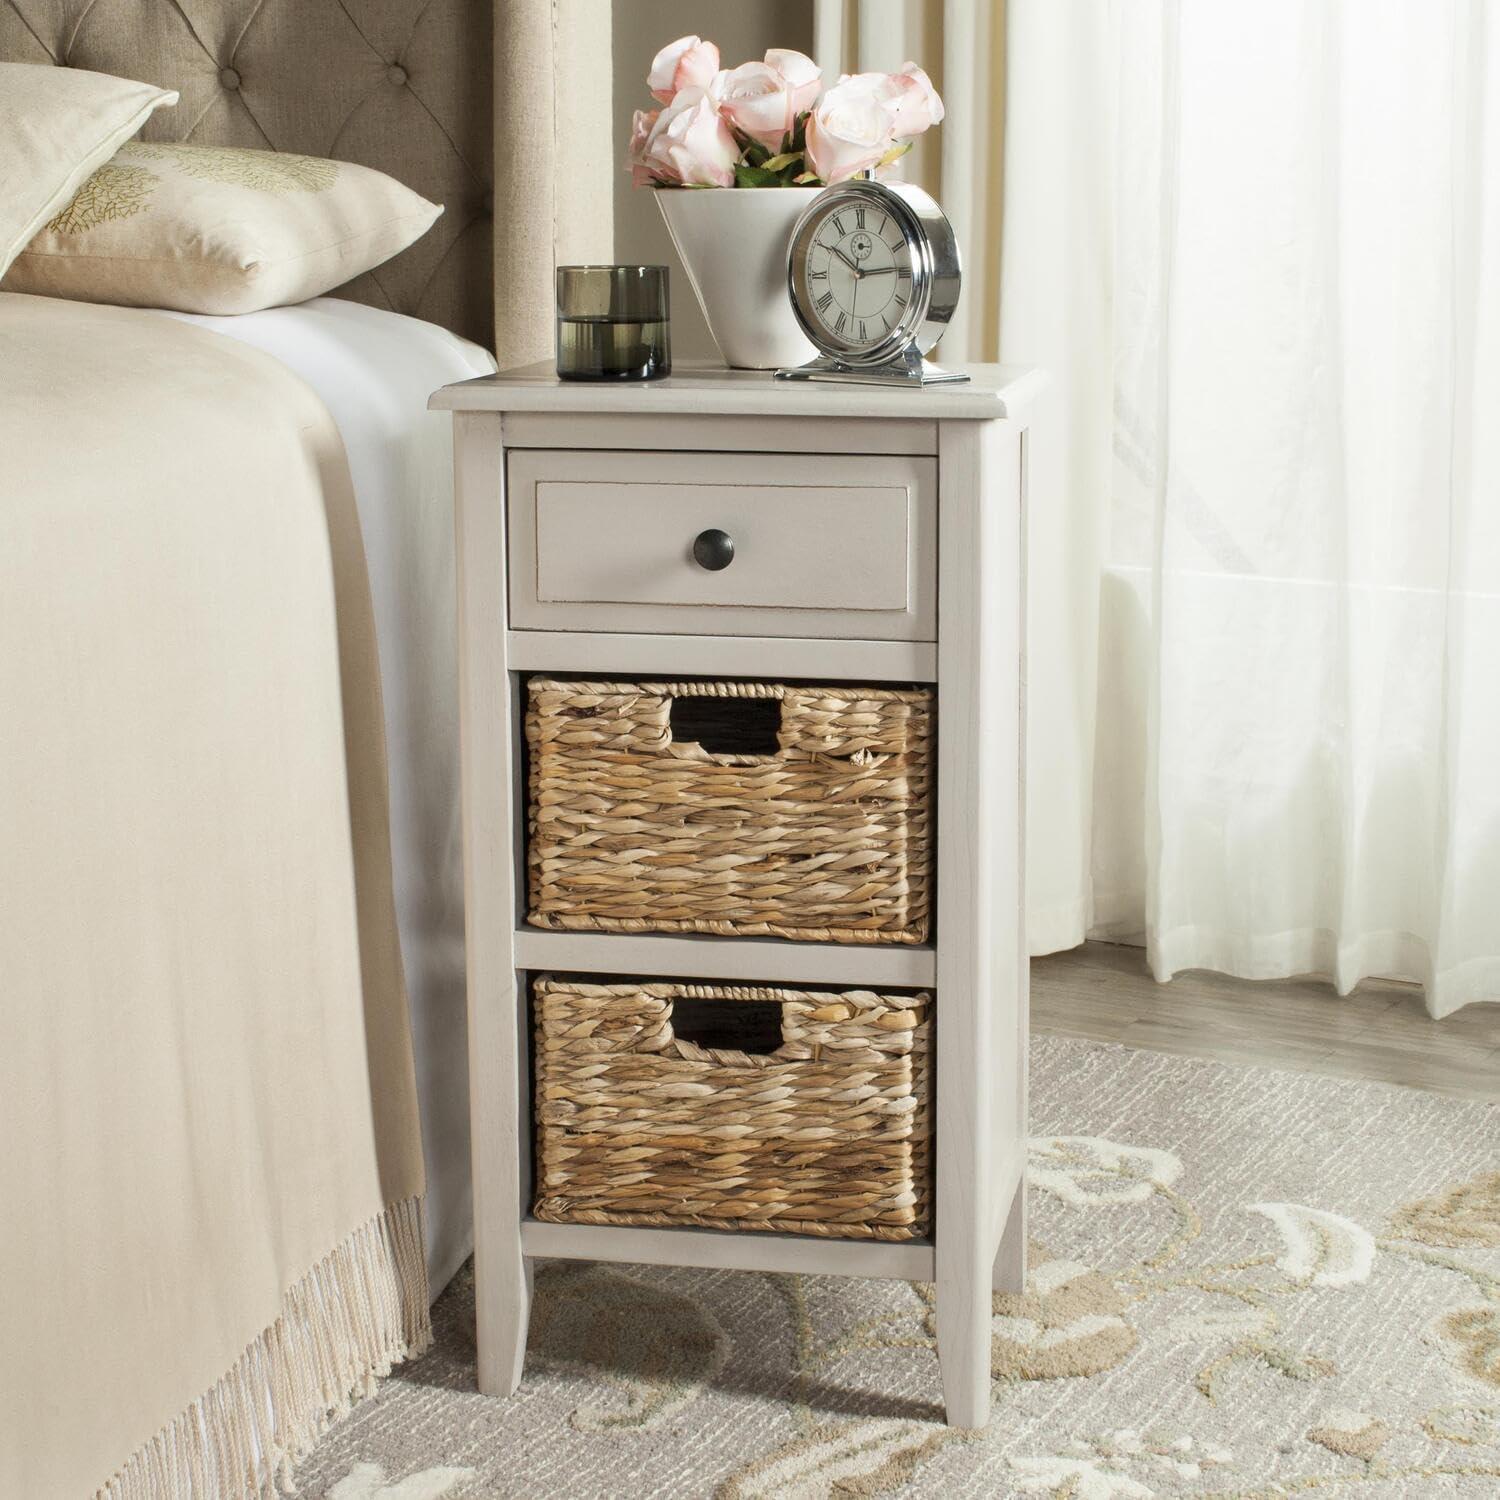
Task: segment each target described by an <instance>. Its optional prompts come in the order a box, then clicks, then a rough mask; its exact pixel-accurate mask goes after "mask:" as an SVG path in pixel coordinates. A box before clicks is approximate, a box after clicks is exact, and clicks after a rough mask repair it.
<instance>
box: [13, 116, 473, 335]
mask: <svg viewBox="0 0 1500 1500" xmlns="http://www.w3.org/2000/svg"><path fill="white" fill-rule="evenodd" d="M442 211H443V210H442V209H441V208H440V207H439V206H438V205H437V204H434V203H429V202H428V201H427V200H426V199H425V198H419V197H418V196H417V195H416V194H415V193H414V192H412V191H411V190H410V189H409V188H404V187H402V186H401V184H400V183H399V182H397V181H396V180H395V179H394V178H392V177H387V176H386V175H385V173H383V172H376V171H373V170H372V169H371V168H369V167H357V166H353V165H351V164H350V163H348V162H337V161H324V160H323V159H322V158H321V157H317V156H292V155H289V154H287V153H286V152H281V151H251V150H248V149H245V148H242V147H238V146H190V145H187V144H184V143H177V144H171V145H168V144H165V143H161V144H157V143H152V144H147V143H146V142H144V141H131V142H129V143H128V144H126V145H124V146H122V147H121V148H120V150H119V151H118V152H117V153H116V155H115V157H114V159H113V160H112V161H110V162H109V163H108V165H106V166H103V167H100V168H99V170H98V171H97V172H95V173H94V175H93V176H92V177H90V178H89V179H88V181H87V182H85V183H84V184H83V186H82V187H81V188H80V189H79V190H78V193H77V195H76V196H75V197H74V198H73V199H72V201H71V202H68V203H65V204H64V206H63V207H62V209H61V210H60V212H58V213H56V214H54V215H53V217H52V219H51V220H50V222H49V223H48V224H47V225H46V227H45V228H43V230H42V232H41V233H40V234H39V235H37V237H36V238H35V239H34V240H33V241H32V242H31V243H30V244H29V245H28V246H27V247H26V249H25V250H24V251H23V252H22V253H21V254H20V255H19V256H18V257H17V258H16V263H15V265H14V266H13V267H12V268H11V272H10V275H9V276H7V277H6V278H5V290H6V291H8V292H39V293H42V294H43V295H46V296H52V297H71V298H73V299H75V300H76V301H80V302H116V303H119V304H121V305H123V306H126V307H170V308H174V309H176V310H177V311H178V312H197V313H245V312H255V311H256V310H257V309H259V308H262V307H277V306H280V305H281V304H283V303H286V302H304V301H306V299H307V298H309V297H316V296H317V295H318V294H319V293H320V292H326V291H328V290H329V289H330V288H331V287H336V286H341V285H342V284H343V283H344V282H346V281H348V280H350V279H351V278H352V277H355V276H358V275H359V274H360V272H362V271H368V270H370V269H371V268H372V267H374V266H378V265H380V264H381V263H382V262H383V261H387V260H389V259H390V258H391V256H393V255H395V254H396V253H397V252H398V251H401V250H404V249H405V248H406V247H407V246H408V245H409V244H411V242H412V241H413V240H415V239H418V238H420V236H421V235H423V234H424V233H426V231H427V229H428V228H429V227H430V226H431V224H432V221H433V220H434V219H436V218H437V216H438V215H439V214H440V213H442Z"/></svg>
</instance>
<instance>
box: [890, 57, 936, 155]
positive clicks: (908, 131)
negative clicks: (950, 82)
mask: <svg viewBox="0 0 1500 1500" xmlns="http://www.w3.org/2000/svg"><path fill="white" fill-rule="evenodd" d="M891 85H892V93H891V96H890V98H889V99H888V101H887V102H888V104H889V105H890V106H891V107H892V108H893V109H894V110H895V114H896V139H897V140H898V141H905V140H910V139H911V137H912V136H914V135H921V133H922V132H923V131H924V130H926V129H928V128H929V127H930V126H933V125H937V124H939V123H940V122H941V120H942V118H943V101H942V100H941V99H940V98H939V97H938V91H937V90H936V89H935V88H933V86H932V80H931V79H930V78H929V77H928V76H927V75H926V73H924V72H923V71H922V70H921V68H919V67H918V66H917V65H916V63H914V62H904V63H902V64H901V66H900V68H898V69H897V70H896V72H894V73H892V74H891Z"/></svg>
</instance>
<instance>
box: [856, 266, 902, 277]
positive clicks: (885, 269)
mask: <svg viewBox="0 0 1500 1500" xmlns="http://www.w3.org/2000/svg"><path fill="white" fill-rule="evenodd" d="M895 269H896V268H895V266H866V267H865V268H864V270H863V271H861V272H860V275H861V276H886V275H889V274H890V273H891V272H893V271H894V270H895Z"/></svg>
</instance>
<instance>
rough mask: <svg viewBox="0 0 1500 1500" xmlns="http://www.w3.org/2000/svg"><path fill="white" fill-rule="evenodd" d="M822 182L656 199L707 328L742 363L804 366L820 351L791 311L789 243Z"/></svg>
mask: <svg viewBox="0 0 1500 1500" xmlns="http://www.w3.org/2000/svg"><path fill="white" fill-rule="evenodd" d="M822 191H823V189H822V188H658V189H656V202H657V205H658V207H659V208H660V209H661V216H662V218H664V219H665V220H666V221H667V231H668V233H670V234H671V236H672V243H673V244H674V245H676V246H677V253H678V255H680V256H681V257H682V264H683V267H684V269H685V270H686V271H687V274H688V280H689V281H691V282H692V284H693V290H694V291H695V292H696V293H697V294H698V303H699V305H700V306H701V307H702V309H703V316H704V317H705V318H706V319H707V320H708V329H709V332H710V333H712V334H713V336H714V342H715V343H716V344H717V345H718V346H719V353H720V354H721V355H723V357H724V363H725V364H726V365H729V366H731V367H732V368H734V369H736V370H774V369H777V368H778V367H779V366H782V365H801V364H806V363H807V361H808V360H810V359H812V358H814V357H815V356H816V354H817V352H818V351H817V350H816V349H814V348H813V346H812V345H811V344H810V343H808V341H807V337H806V335H804V334H803V332H802V329H801V328H800V327H799V326H798V324H797V319H796V316H795V315H794V314H793V312H792V303H791V299H790V298H789V297H788V296H787V289H786V247H787V244H788V242H789V241H790V240H791V237H792V226H793V225H794V224H795V223H796V222H797V219H798V218H799V216H800V215H801V213H802V210H803V209H805V208H806V207H807V205H808V204H809V203H811V202H812V200H813V199H814V198H815V197H817V195H818V194H819V193H821V192H822Z"/></svg>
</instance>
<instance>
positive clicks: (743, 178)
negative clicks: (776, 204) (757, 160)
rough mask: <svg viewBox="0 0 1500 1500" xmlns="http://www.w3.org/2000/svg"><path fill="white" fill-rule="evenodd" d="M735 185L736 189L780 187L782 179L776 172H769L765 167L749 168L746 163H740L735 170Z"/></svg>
mask: <svg viewBox="0 0 1500 1500" xmlns="http://www.w3.org/2000/svg"><path fill="white" fill-rule="evenodd" d="M734 185H735V186H736V187H780V186H781V178H779V177H778V176H777V175H776V173H774V172H768V171H767V170H766V169H765V168H764V167H747V166H746V165H745V164H744V162H739V163H738V164H737V165H736V166H735V169H734Z"/></svg>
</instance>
